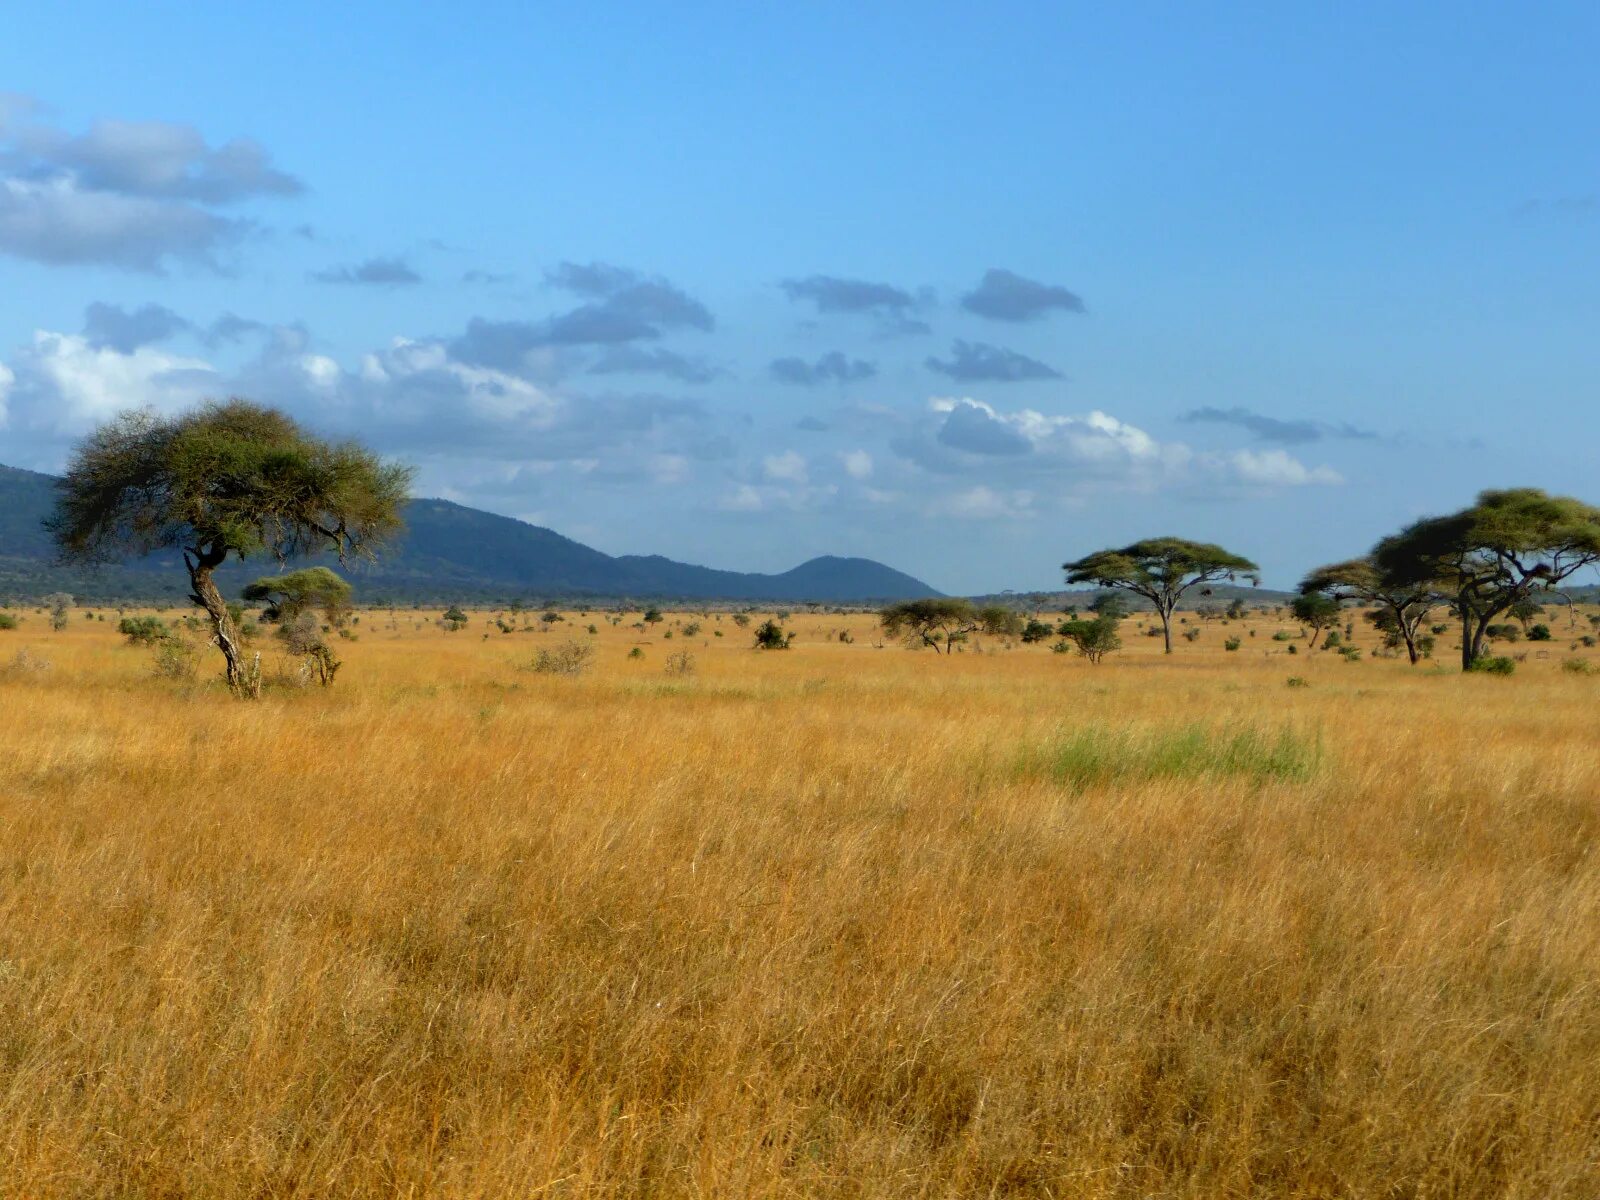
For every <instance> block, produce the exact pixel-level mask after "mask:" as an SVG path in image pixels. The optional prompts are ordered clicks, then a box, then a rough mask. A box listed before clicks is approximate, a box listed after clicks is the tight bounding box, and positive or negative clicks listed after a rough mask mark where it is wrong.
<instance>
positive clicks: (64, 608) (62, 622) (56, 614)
mask: <svg viewBox="0 0 1600 1200" xmlns="http://www.w3.org/2000/svg"><path fill="white" fill-rule="evenodd" d="M44 605H45V607H46V608H48V609H49V610H50V628H51V629H54V630H55V631H56V632H57V633H60V632H61V631H62V630H63V629H65V628H66V627H67V625H68V624H69V623H70V621H71V616H72V611H71V610H72V597H71V596H70V595H68V594H67V593H66V592H52V593H51V594H50V595H48V596H46V597H45V598H44Z"/></svg>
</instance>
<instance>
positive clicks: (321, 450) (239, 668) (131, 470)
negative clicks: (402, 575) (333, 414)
mask: <svg viewBox="0 0 1600 1200" xmlns="http://www.w3.org/2000/svg"><path fill="white" fill-rule="evenodd" d="M410 482H411V470H410V468H408V467H403V466H399V465H397V464H394V463H385V462H383V461H382V460H380V459H379V458H378V457H377V456H376V455H374V454H373V453H372V452H371V451H369V450H367V449H365V448H363V447H361V446H358V445H356V444H354V443H350V442H343V443H333V442H327V441H323V440H321V439H319V438H316V437H314V436H312V435H311V434H309V433H307V432H306V431H305V430H303V429H301V428H300V427H299V426H298V425H296V424H295V422H294V421H293V420H292V419H291V418H289V417H288V416H286V415H285V414H284V413H281V412H279V411H278V410H276V409H273V408H268V407H265V406H264V405H260V404H255V403H252V402H251V401H248V400H238V399H234V400H227V401H221V402H210V403H207V404H204V405H202V406H201V407H199V408H197V409H194V410H192V411H190V412H187V413H183V414H181V415H178V416H175V417H164V416H159V415H157V414H156V413H153V412H150V411H148V410H144V411H136V412H125V413H123V414H121V415H120V416H118V417H116V418H114V419H113V420H111V421H109V422H108V423H106V424H104V425H102V426H100V427H99V428H98V429H96V430H95V431H94V432H93V433H91V434H90V435H89V436H88V437H87V438H85V439H84V441H83V442H82V443H81V444H80V445H79V446H78V447H77V449H76V450H75V451H74V452H73V455H72V459H71V461H70V462H69V464H68V466H67V472H66V475H65V477H64V478H63V479H62V480H61V481H60V483H59V484H58V488H59V494H58V497H57V501H56V511H55V514H54V515H53V516H52V517H51V518H50V520H49V521H48V522H47V525H48V527H49V529H50V532H51V533H52V534H53V535H54V537H55V540H56V544H57V545H58V546H59V547H60V550H61V554H62V557H63V558H64V559H66V560H68V561H75V562H86V563H97V562H108V561H113V560H116V559H121V558H129V557H136V556H141V555H145V554H150V553H153V552H155V551H157V550H163V549H177V550H181V551H182V552H183V561H184V565H185V566H186V567H187V568H188V571H189V583H190V587H191V589H192V592H191V596H190V598H191V599H192V600H193V601H194V603H195V604H197V605H198V606H200V607H201V608H203V609H205V610H206V615H207V616H209V617H210V618H211V626H212V630H213V640H214V641H215V642H216V645H217V647H218V649H219V650H221V651H222V656H223V658H224V659H225V660H226V662H227V669H228V686H229V688H230V689H231V690H232V691H233V692H234V693H235V694H241V695H242V694H246V693H248V692H249V691H250V684H249V682H248V681H247V678H246V673H245V669H244V663H243V652H242V650H241V647H240V644H239V635H238V631H237V629H236V628H235V626H234V621H233V617H232V616H231V615H230V614H229V612H228V606H227V603H226V602H225V601H224V600H223V598H222V593H221V592H220V591H218V589H217V585H216V581H215V579H214V578H213V576H214V573H215V571H216V569H217V568H218V567H220V566H221V565H222V564H223V563H224V562H226V561H227V560H228V557H229V556H230V555H232V556H233V557H235V558H238V559H245V558H248V557H250V556H251V555H255V554H267V555H271V556H272V557H273V558H275V559H276V560H277V561H278V562H279V563H282V562H284V561H286V560H287V559H289V558H292V557H295V556H298V555H301V554H308V553H312V552H315V551H319V550H320V551H328V552H331V553H333V554H334V555H335V556H337V557H338V559H339V561H340V562H346V561H349V560H350V559H352V558H365V557H371V556H372V555H373V553H374V551H375V549H376V548H377V547H378V546H379V545H380V544H381V543H382V542H383V541H384V540H385V539H387V538H388V537H390V536H392V535H393V534H394V533H396V532H397V531H398V530H399V529H400V527H401V521H400V510H401V507H402V505H404V503H405V501H406V495H407V492H408V490H409V487H410Z"/></svg>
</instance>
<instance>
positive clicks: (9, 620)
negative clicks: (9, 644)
mask: <svg viewBox="0 0 1600 1200" xmlns="http://www.w3.org/2000/svg"><path fill="white" fill-rule="evenodd" d="M20 624H22V622H21V621H20V620H18V619H17V617H16V615H15V614H13V613H8V612H0V629H15V628H16V627H17V626H18V625H20Z"/></svg>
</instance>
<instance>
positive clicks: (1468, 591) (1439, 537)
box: [1372, 488, 1600, 671]
mask: <svg viewBox="0 0 1600 1200" xmlns="http://www.w3.org/2000/svg"><path fill="white" fill-rule="evenodd" d="M1372 560H1373V562H1374V564H1375V565H1376V566H1377V568H1378V570H1379V571H1380V572H1381V574H1382V575H1383V577H1384V579H1385V580H1386V581H1387V582H1388V583H1390V584H1392V585H1396V586H1422V585H1430V586H1437V587H1439V588H1440V589H1441V591H1442V592H1443V594H1444V595H1445V596H1447V597H1448V599H1449V601H1450V605H1451V607H1452V609H1453V610H1454V611H1455V614H1456V616H1458V617H1459V618H1460V619H1461V668H1462V670H1464V671H1465V670H1471V669H1472V666H1473V663H1475V662H1476V661H1477V660H1478V658H1480V657H1481V656H1482V654H1483V642H1484V637H1485V635H1486V631H1487V630H1488V627H1489V624H1490V622H1492V621H1493V620H1494V618H1495V617H1497V616H1499V615H1500V614H1501V613H1503V612H1505V611H1506V610H1507V609H1509V608H1511V607H1512V606H1513V605H1515V604H1517V603H1518V602H1519V601H1523V600H1528V599H1530V598H1532V597H1533V596H1535V595H1539V594H1541V593H1547V592H1553V591H1555V589H1556V586H1557V585H1558V584H1559V583H1561V581H1562V580H1564V579H1566V578H1567V577H1568V576H1570V575H1572V574H1573V573H1574V572H1576V571H1579V570H1582V569H1583V568H1584V567H1588V566H1593V565H1595V564H1596V563H1597V562H1600V508H1595V507H1594V506H1593V505H1589V504H1585V503H1584V502H1583V501H1581V500H1575V499H1573V498H1572V497H1570V496H1551V495H1548V494H1547V493H1545V492H1543V491H1541V490H1540V489H1539V488H1508V489H1506V490H1503V491H1486V492H1481V493H1479V495H1478V500H1477V503H1475V504H1473V505H1471V506H1470V507H1468V508H1464V509H1462V510H1461V511H1460V512H1457V513H1452V514H1451V515H1449V516H1446V517H1425V518H1423V519H1422V520H1420V521H1416V522H1413V523H1412V524H1410V525H1408V526H1406V527H1405V528H1404V529H1402V530H1401V531H1400V532H1399V533H1396V534H1393V535H1391V536H1389V537H1386V538H1384V539H1383V541H1381V542H1379V543H1378V545H1377V548H1376V549H1374V551H1373V553H1372Z"/></svg>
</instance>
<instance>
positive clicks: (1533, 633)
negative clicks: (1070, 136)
mask: <svg viewBox="0 0 1600 1200" xmlns="http://www.w3.org/2000/svg"><path fill="white" fill-rule="evenodd" d="M1528 640H1529V641H1530V642H1548V641H1549V640H1550V626H1548V625H1535V626H1534V627H1533V628H1532V629H1530V630H1528Z"/></svg>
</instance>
